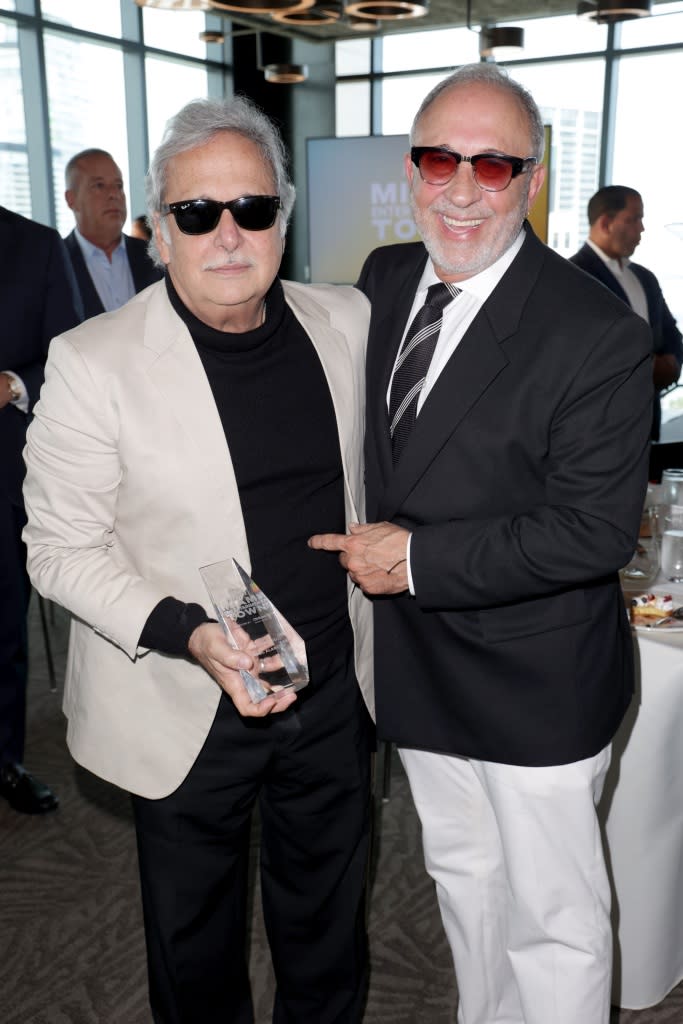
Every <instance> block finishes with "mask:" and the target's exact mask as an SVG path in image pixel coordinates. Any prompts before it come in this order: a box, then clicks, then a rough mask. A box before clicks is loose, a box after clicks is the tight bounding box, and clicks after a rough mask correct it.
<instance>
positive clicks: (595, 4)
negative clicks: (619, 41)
mask: <svg viewBox="0 0 683 1024" xmlns="http://www.w3.org/2000/svg"><path fill="white" fill-rule="evenodd" d="M576 13H577V15H578V17H579V18H587V19H588V20H589V21H595V22H597V24H598V25H612V24H615V23H616V22H618V21H631V20H632V19H633V18H647V17H648V16H649V15H650V14H652V3H651V0H582V2H581V3H579V5H578V7H577V9H576Z"/></svg>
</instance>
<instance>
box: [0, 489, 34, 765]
mask: <svg viewBox="0 0 683 1024" xmlns="http://www.w3.org/2000/svg"><path fill="white" fill-rule="evenodd" d="M25 523H26V514H25V513H24V510H23V508H20V507H19V506H17V505H14V504H12V502H11V501H10V500H9V498H8V497H7V496H6V495H4V494H0V764H2V763H3V762H5V761H23V759H24V736H25V731H26V681H27V677H28V636H27V623H26V613H27V611H28V602H29V597H30V594H31V585H30V583H29V579H28V576H27V574H26V548H25V547H24V544H23V542H22V539H21V531H22V529H23V528H24V525H25Z"/></svg>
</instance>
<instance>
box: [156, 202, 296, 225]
mask: <svg viewBox="0 0 683 1024" xmlns="http://www.w3.org/2000/svg"><path fill="white" fill-rule="evenodd" d="M279 209H280V197H279V196H240V197H239V199H230V200H229V202H227V203H222V202H220V200H218V199H183V200H182V201H181V202H179V203H169V204H168V206H167V207H166V210H165V211H164V217H168V215H169V213H172V214H173V216H174V217H175V222H176V224H177V225H178V228H179V230H180V231H182V233H183V234H184V235H206V234H207V233H208V232H209V231H213V229H214V228H215V227H216V226H217V225H218V222H219V220H220V219H221V215H222V213H223V210H230V213H231V214H232V218H233V220H234V221H235V224H236V225H237V227H238V228H244V230H245V231H265V230H266V229H267V228H272V226H273V224H274V223H275V218H276V217H277V211H278V210H279Z"/></svg>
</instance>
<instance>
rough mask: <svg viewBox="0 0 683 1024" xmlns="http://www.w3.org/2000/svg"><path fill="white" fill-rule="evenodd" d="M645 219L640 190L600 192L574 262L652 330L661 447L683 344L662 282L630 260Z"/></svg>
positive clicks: (655, 418) (655, 426)
mask: <svg viewBox="0 0 683 1024" xmlns="http://www.w3.org/2000/svg"><path fill="white" fill-rule="evenodd" d="M643 216H644V214H643V200H642V197H641V195H640V193H639V192H636V190H635V189H633V188H627V187H626V186H624V185H606V186H605V187H604V188H601V189H598V191H597V192H596V193H595V195H594V196H593V198H592V199H591V200H590V202H589V203H588V223H589V224H590V234H589V236H588V241H586V242H585V243H584V244H583V245H582V246H581V248H580V249H579V251H578V252H577V253H575V254H574V255H573V256H571V257H570V259H571V262H572V263H575V264H576V266H577V267H581V269H582V270H585V271H586V273H588V274H591V275H592V277H596V278H597V279H598V281H601V282H602V283H603V284H604V285H606V286H607V287H608V288H609V290H610V291H612V292H614V294H615V295H618V296H619V298H620V299H622V300H623V301H624V302H627V303H628V304H629V306H631V308H632V309H633V310H634V312H636V313H638V314H639V316H642V318H643V319H644V320H647V322H648V323H649V325H650V327H651V328H652V336H653V360H652V375H653V379H654V386H655V400H654V405H653V410H652V413H653V415H652V440H653V441H658V440H659V430H660V426H661V419H662V411H661V405H660V398H659V393H660V391H661V390H662V389H663V388H668V387H669V385H670V384H675V383H676V381H677V380H678V378H679V376H680V373H681V365H682V364H683V344H681V332H680V331H679V329H678V327H677V326H676V321H675V319H674V317H673V315H672V313H671V310H670V309H669V307H668V306H667V304H666V301H665V299H664V296H663V294H662V289H661V288H660V286H659V281H658V280H657V278H656V277H655V275H654V274H653V273H652V271H651V270H648V269H647V267H641V266H640V264H638V263H632V262H631V260H630V259H629V257H630V256H632V255H633V253H634V252H635V249H636V246H638V245H639V244H640V236H641V235H642V233H643V231H644V227H643Z"/></svg>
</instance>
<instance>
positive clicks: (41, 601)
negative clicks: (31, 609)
mask: <svg viewBox="0 0 683 1024" xmlns="http://www.w3.org/2000/svg"><path fill="white" fill-rule="evenodd" d="M38 609H39V611H40V624H41V626H42V628H43V643H44V644H45V660H46V661H47V675H48V679H49V680H50V692H51V693H56V692H57V677H56V675H55V663H54V659H53V657H52V643H51V641H50V631H49V629H48V625H47V615H46V614H45V598H43V597H41V595H40V594H38Z"/></svg>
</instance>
